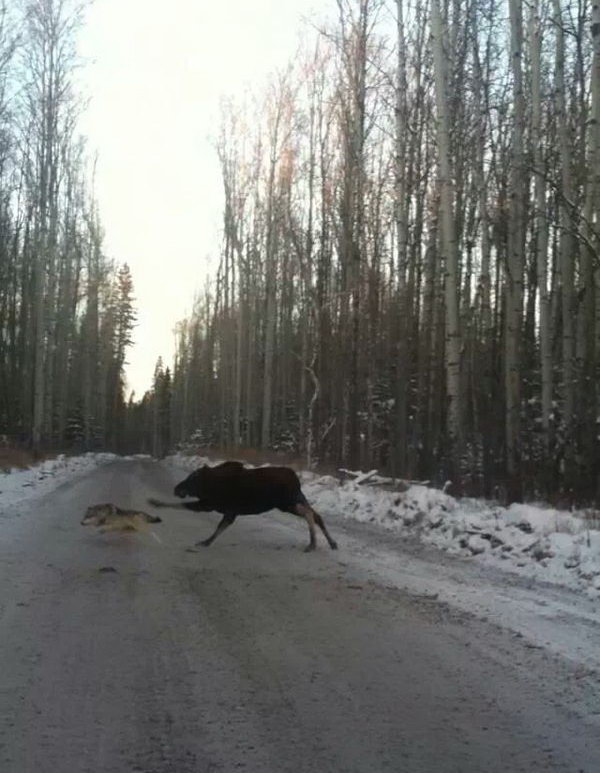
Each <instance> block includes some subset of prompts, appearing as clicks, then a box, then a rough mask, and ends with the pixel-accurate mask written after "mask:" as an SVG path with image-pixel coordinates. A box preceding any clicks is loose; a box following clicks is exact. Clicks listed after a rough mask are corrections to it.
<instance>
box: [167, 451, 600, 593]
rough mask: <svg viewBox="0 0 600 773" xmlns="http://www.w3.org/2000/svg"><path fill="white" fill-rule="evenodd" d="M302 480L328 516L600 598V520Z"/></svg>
mask: <svg viewBox="0 0 600 773" xmlns="http://www.w3.org/2000/svg"><path fill="white" fill-rule="evenodd" d="M165 461H166V462H167V463H168V464H169V465H172V466H175V467H178V468H183V469H185V470H192V469H196V468H197V467H199V466H201V465H202V464H214V463H215V462H214V461H211V460H209V459H208V458H206V457H199V456H184V455H181V454H176V455H174V456H171V457H168V458H167V459H166V460H165ZM300 478H301V480H302V485H303V490H304V492H305V494H306V496H307V497H308V499H309V501H310V502H311V503H312V504H313V505H314V506H315V508H316V509H317V510H319V511H320V512H322V514H323V515H325V516H327V515H329V514H336V515H339V516H342V517H343V518H351V519H354V520H357V521H364V522H371V523H376V524H378V525H380V526H381V527H383V528H385V529H389V530H392V531H394V532H398V533H401V534H406V535H407V536H411V537H417V538H418V539H420V540H421V541H422V542H424V543H427V544H429V545H434V546H435V547H437V548H439V549H441V550H444V551H446V552H448V553H451V554H454V555H459V556H463V557H465V558H472V559H473V560H475V561H479V562H482V563H486V564H489V565H494V566H496V567H500V568H503V569H507V570H509V571H511V572H515V573H518V574H521V575H524V576H527V577H529V578H531V579H537V580H540V581H544V582H550V583H554V584H557V585H563V586H566V587H570V588H574V589H579V590H583V591H585V592H586V593H587V595H588V596H589V597H590V598H592V599H595V598H599V597H600V513H595V518H594V517H593V515H594V514H593V513H590V512H583V511H579V512H566V511H562V510H555V509H553V508H550V507H544V506H543V505H533V504H529V505H511V506H510V507H502V506H500V505H495V504H493V503H490V502H487V501H483V500H477V499H461V500H457V499H455V498H454V497H452V496H450V495H449V494H445V493H444V492H442V491H439V490H437V489H433V488H429V487H427V486H423V485H416V484H415V485H411V486H409V487H408V489H407V490H406V491H393V490H389V489H385V488H382V487H381V486H372V485H368V484H367V483H366V482H365V484H363V485H361V484H360V483H357V482H356V479H355V480H346V481H343V482H341V481H340V480H338V479H337V478H335V477H333V476H330V475H317V474H315V473H311V472H302V473H300ZM363 479H364V477H363Z"/></svg>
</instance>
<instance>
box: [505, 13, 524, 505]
mask: <svg viewBox="0 0 600 773" xmlns="http://www.w3.org/2000/svg"><path fill="white" fill-rule="evenodd" d="M509 15H510V51H511V74H512V91H513V115H514V118H513V132H512V150H511V169H510V183H509V186H510V187H509V192H508V193H509V213H508V242H507V256H506V261H505V297H506V312H505V315H506V325H505V347H504V371H505V399H506V468H507V474H508V479H509V497H510V499H511V500H513V501H520V500H521V499H522V480H521V466H520V463H521V453H520V447H521V446H520V437H519V435H520V411H521V372H520V356H519V355H520V339H521V329H522V311H523V265H524V249H525V177H526V168H525V163H526V162H525V150H524V131H525V99H524V93H523V61H522V57H523V7H522V0H509Z"/></svg>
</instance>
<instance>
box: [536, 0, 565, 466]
mask: <svg viewBox="0 0 600 773" xmlns="http://www.w3.org/2000/svg"><path fill="white" fill-rule="evenodd" d="M561 34H562V33H561ZM529 39H530V42H531V100H532V108H531V146H532V153H533V166H534V186H535V235H536V243H535V250H536V257H537V282H538V297H539V339H540V370H541V381H542V395H541V398H542V399H541V404H542V433H543V445H544V450H545V452H546V453H549V451H550V414H551V412H552V340H551V335H552V331H551V329H550V294H549V289H548V218H547V214H546V187H545V186H546V184H545V179H546V169H545V164H544V158H543V155H542V148H543V145H542V39H543V34H542V20H541V18H540V2H539V0H535V2H534V3H533V5H532V7H531V9H530V21H529Z"/></svg>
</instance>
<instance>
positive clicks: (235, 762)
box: [0, 460, 600, 773]
mask: <svg viewBox="0 0 600 773" xmlns="http://www.w3.org/2000/svg"><path fill="white" fill-rule="evenodd" d="M177 477H178V472H177V470H174V469H172V468H169V467H168V466H166V465H159V464H157V463H153V462H150V461H140V460H137V461H117V462H115V463H112V464H106V465H105V466H103V467H100V468H98V469H96V470H94V471H92V472H90V473H89V474H88V475H86V476H85V477H80V478H78V479H77V480H75V481H68V482H66V483H64V484H63V485H62V486H61V487H59V488H57V489H56V490H54V491H50V492H47V493H46V494H45V495H44V497H43V498H39V497H38V498H32V499H28V500H27V501H25V502H22V503H19V502H18V501H17V502H12V503H10V504H8V505H5V504H4V503H3V502H2V499H1V498H0V770H2V771H3V773H46V771H49V772H50V771H51V773H79V772H80V771H90V772H92V771H93V773H105V772H106V773H108V771H111V772H113V771H114V773H121V772H122V773H129V771H143V772H144V773H192V772H193V773H200V772H204V771H206V772H207V773H208V771H215V772H216V771H224V772H226V773H228V772H229V771H235V770H247V771H257V772H258V771H260V772H261V773H262V772H263V771H264V772H265V773H270V772H272V773H275V772H277V773H280V772H285V771H290V772H292V771H293V772H294V773H296V772H300V771H315V770H321V771H332V772H337V771H348V772H349V773H350V772H353V773H354V772H355V771H365V772H366V771H368V772H369V773H377V772H378V771H394V772H395V771H406V772H407V773H421V772H422V773H425V772H427V773H430V772H433V771H435V772H436V773H446V772H449V771H453V772H455V773H470V772H471V771H472V772H473V773H475V772H477V773H480V772H481V771H486V773H492V772H494V771H498V772H500V771H502V773H513V771H565V773H567V772H568V773H574V772H576V771H586V773H596V771H598V770H600V742H599V739H600V683H599V679H600V677H599V674H600V614H599V612H598V602H597V601H594V600H593V599H590V598H588V597H586V596H585V595H582V594H577V593H575V592H573V591H570V590H566V589H559V588H557V587H555V586H543V585H540V584H539V583H538V584H536V583H534V582H533V581H531V580H527V579H524V578H520V577H518V576H512V575H510V574H509V573H503V572H495V571H494V569H493V567H486V566H484V565H482V564H479V563H475V562H468V561H466V560H465V559H461V558H456V557H453V556H448V555H444V554H441V553H439V552H438V551H436V550H434V549H433V548H425V547H423V546H420V545H417V544H413V543H411V542H410V541H407V540H406V539H403V538H402V537H401V536H399V535H395V534H393V533H389V532H385V531H383V530H382V529H381V528H378V527H376V526H373V525H369V524H362V523H355V522H351V521H347V520H344V519H342V518H335V517H331V516H330V515H329V514H327V520H328V525H329V526H330V528H331V531H332V532H333V533H334V535H335V537H336V539H338V541H339V543H340V550H339V551H337V552H332V551H330V550H329V549H327V548H326V547H325V545H324V543H323V541H321V542H320V545H319V547H320V549H319V550H318V551H317V552H316V553H313V554H305V553H303V552H302V548H303V547H304V545H305V544H306V541H307V529H306V526H305V525H304V524H303V523H302V522H301V521H300V520H296V519H293V518H292V517H291V516H289V515H285V514H279V513H278V514H268V515H264V516H249V517H245V518H240V519H238V520H237V521H236V523H235V524H234V526H233V527H232V528H231V529H230V530H229V531H228V532H226V534H224V535H223V536H222V537H220V538H219V540H218V541H217V542H216V543H215V544H214V545H213V546H212V547H211V548H210V549H207V550H202V551H201V552H196V553H190V552H186V550H185V548H186V547H188V546H190V545H191V544H193V543H194V542H195V541H197V540H198V539H200V538H202V537H204V536H206V535H208V534H209V533H210V532H211V530H212V529H213V528H214V525H215V524H216V522H217V521H218V519H219V516H217V515H211V514H207V515H205V514H203V515H194V514H191V513H190V514H188V513H184V512H181V511H167V510H164V511H161V513H160V514H161V516H162V517H163V518H164V522H163V523H162V524H158V525H156V527H153V533H147V534H144V533H138V534H133V535H119V534H107V535H100V534H97V533H94V532H93V531H90V530H89V529H85V528H83V527H81V526H80V525H79V521H80V519H81V516H82V514H83V511H84V510H85V508H86V507H87V506H88V505H89V504H94V503H100V502H105V501H113V502H115V503H116V504H118V505H120V506H122V507H143V508H145V509H148V507H147V506H146V505H145V500H146V498H147V497H151V496H159V497H161V496H162V497H164V496H165V495H167V494H169V495H170V493H171V489H172V485H173V482H174V481H175V480H176V479H177Z"/></svg>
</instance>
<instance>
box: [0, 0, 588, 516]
mask: <svg viewBox="0 0 600 773" xmlns="http://www.w3.org/2000/svg"><path fill="white" fill-rule="evenodd" d="M327 10H329V12H330V18H329V21H324V22H323V24H322V28H320V29H316V28H314V27H311V28H309V29H308V30H307V36H306V40H305V44H304V46H303V48H302V50H301V51H300V52H298V53H297V55H296V56H295V57H294V59H293V62H292V63H291V64H290V65H289V67H288V68H286V69H285V70H284V71H282V72H280V73H278V74H277V75H276V76H274V77H273V78H272V79H271V81H270V83H269V85H268V87H267V88H266V89H264V90H263V91H262V93H257V94H255V95H253V96H252V97H246V98H245V99H244V100H238V101H235V100H228V101H226V102H224V104H223V110H222V121H221V126H220V128H217V130H216V131H215V134H216V135H218V137H217V140H216V152H217V153H218V157H219V159H220V163H221V169H222V182H223V190H224V213H223V242H222V247H221V251H220V256H219V257H220V262H219V269H218V272H217V274H216V276H214V277H212V278H211V279H210V280H208V281H207V283H206V286H205V288H204V290H203V291H202V292H199V293H198V295H197V297H196V301H195V308H194V312H193V314H192V315H191V316H190V317H189V318H188V319H185V320H182V321H181V323H180V324H179V326H178V329H177V331H176V336H177V351H176V355H175V359H174V362H173V363H172V364H171V365H170V366H166V365H165V364H164V363H163V362H162V360H161V361H159V362H158V363H157V366H156V370H155V373H154V379H153V386H152V388H151V390H149V391H148V393H147V394H146V395H145V396H144V398H143V399H142V400H141V401H140V402H135V401H134V399H133V397H132V398H130V399H129V402H128V403H127V402H126V400H125V395H124V375H123V373H124V365H125V357H126V351H127V348H128V346H129V345H130V344H131V341H132V330H133V327H134V323H135V310H134V306H133V284H132V277H131V275H130V272H129V270H128V268H127V266H126V265H123V266H117V265H115V264H114V263H113V262H111V261H110V260H109V259H108V258H107V256H106V254H105V252H104V250H103V235H102V226H101V224H100V218H99V214H98V209H97V206H96V205H95V203H94V196H93V180H92V181H90V179H89V178H90V170H92V171H91V175H92V176H93V165H91V164H90V162H89V159H88V157H87V155H86V148H85V143H84V142H83V140H82V139H81V138H80V137H79V136H78V132H77V116H78V112H79V110H80V109H81V105H80V103H79V100H78V97H77V93H76V89H75V87H74V83H75V71H76V68H77V55H76V45H75V40H76V35H77V30H78V27H79V25H80V24H81V21H82V8H81V7H80V6H79V5H78V4H77V3H76V2H75V0H12V2H7V1H5V2H4V3H0V434H6V435H8V436H9V437H11V438H14V439H15V440H17V441H19V442H22V443H29V444H30V445H32V446H33V448H35V449H40V448H48V447H52V448H85V449H90V448H109V449H113V450H127V451H146V452H151V453H153V454H155V455H157V456H162V455H164V454H165V453H166V452H167V451H168V450H169V449H171V448H173V447H176V446H177V445H178V444H183V443H187V444H191V445H193V446H195V447H198V448H200V447H210V446H213V447H219V448H220V449H222V450H223V449H227V450H233V449H239V448H241V447H246V448H260V449H265V450H271V451H285V452H286V453H288V454H289V455H291V456H297V457H300V458H302V459H303V460H304V462H305V464H307V465H308V466H313V465H316V464H321V465H339V464H343V465H346V466H352V467H355V468H357V467H362V468H370V467H377V468H378V469H380V470H381V471H386V472H389V473H390V474H393V475H398V476H403V477H407V478H415V477H416V478H420V479H425V478H427V479H431V480H435V481H438V482H444V481H445V480H447V479H449V480H451V481H452V482H453V484H454V486H455V490H456V491H457V492H467V493H473V494H484V495H488V496H492V495H501V496H503V497H506V498H507V499H510V500H519V499H521V498H523V497H532V496H542V497H547V498H551V497H553V498H564V499H566V500H571V501H573V500H579V501H588V502H589V501H594V500H597V499H598V497H599V495H600V440H599V438H600V394H599V390H600V378H599V375H600V374H599V368H600V262H599V258H600V231H599V229H600V7H599V6H598V3H597V0H530V2H528V3H524V2H523V0H503V1H502V2H501V1H500V0H446V2H444V3H441V2H440V0H425V1H424V2H422V0H331V2H329V3H328V4H324V11H327ZM198 206H202V202H201V201H200V202H198ZM198 273H199V276H202V265H201V261H200V260H199V272H198Z"/></svg>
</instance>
